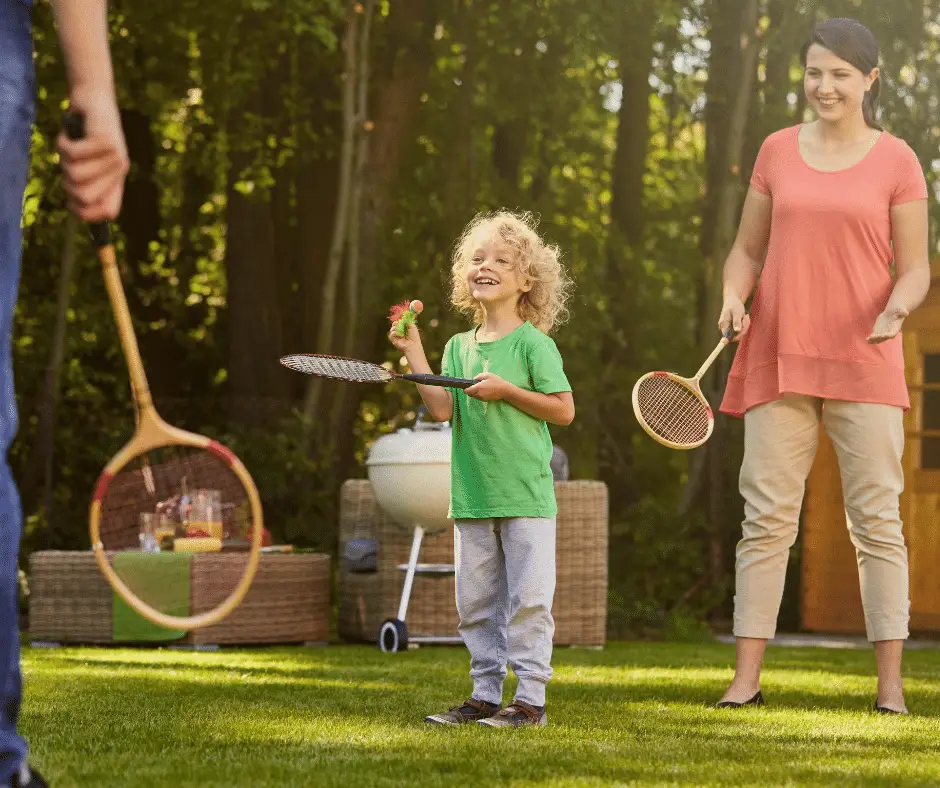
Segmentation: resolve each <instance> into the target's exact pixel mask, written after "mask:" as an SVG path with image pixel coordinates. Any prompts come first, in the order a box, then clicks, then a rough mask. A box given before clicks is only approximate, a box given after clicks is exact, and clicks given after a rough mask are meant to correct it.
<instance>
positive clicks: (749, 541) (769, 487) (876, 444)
mask: <svg viewBox="0 0 940 788" xmlns="http://www.w3.org/2000/svg"><path fill="white" fill-rule="evenodd" d="M820 419H822V421H823V424H824V425H825V428H826V434H827V435H828V436H829V437H830V438H831V439H832V442H833V444H834V446H835V449H836V454H837V456H838V458H839V470H840V473H841V476H842V490H843V496H844V498H845V509H846V517H847V522H848V530H849V536H850V538H851V539H852V543H853V544H854V545H855V551H856V554H857V556H858V575H859V582H860V584H861V591H862V604H863V605H864V608H865V629H866V632H867V635H868V639H869V640H870V641H878V640H903V639H906V638H907V636H908V629H907V626H908V618H909V612H910V600H909V596H908V567H907V547H906V546H905V544H904V535H903V533H902V531H901V517H900V508H899V496H900V494H901V491H902V489H903V487H904V474H903V471H902V468H901V454H902V451H903V448H904V422H903V411H902V410H901V409H900V408H898V407H894V406H891V405H876V404H870V403H860V402H843V401H840V400H826V401H825V404H823V400H821V399H819V398H817V397H807V396H803V395H794V394H788V395H786V396H785V397H784V398H783V399H780V400H776V401H774V402H769V403H766V404H764V405H759V406H757V407H755V408H752V409H750V410H749V411H748V412H747V413H746V414H745V416H744V462H743V464H742V466H741V476H740V489H741V495H742V496H743V497H744V524H743V526H744V528H743V530H744V534H743V538H742V539H741V541H740V542H739V543H738V548H737V564H736V570H737V579H736V589H735V597H734V634H735V636H736V637H746V638H767V639H770V638H773V636H774V633H775V632H776V628H777V615H778V613H779V612H780V601H781V599H782V597H783V582H784V576H785V575H786V569H787V558H788V557H789V551H790V548H791V547H792V546H793V543H794V542H795V541H796V535H797V527H798V524H799V516H800V508H801V505H802V502H803V494H804V492H805V489H806V479H807V477H808V476H809V472H810V469H811V468H812V465H813V458H814V457H815V455H816V447H817V444H818V442H819V422H820Z"/></svg>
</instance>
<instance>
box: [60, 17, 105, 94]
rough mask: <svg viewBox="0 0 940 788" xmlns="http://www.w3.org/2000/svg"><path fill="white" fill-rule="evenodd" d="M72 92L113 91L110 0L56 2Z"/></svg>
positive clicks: (61, 40)
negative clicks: (108, 2) (109, 41)
mask: <svg viewBox="0 0 940 788" xmlns="http://www.w3.org/2000/svg"><path fill="white" fill-rule="evenodd" d="M52 5H53V9H54V12H55V19H56V28H57V30H58V35H59V41H60V42H61V44H62V51H63V54H64V57H65V66H66V73H67V75H68V82H69V90H70V91H72V92H74V91H76V90H80V91H86V92H113V90H114V75H113V72H112V69H111V55H110V50H109V48H108V4H107V0H52Z"/></svg>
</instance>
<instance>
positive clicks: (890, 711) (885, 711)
mask: <svg viewBox="0 0 940 788" xmlns="http://www.w3.org/2000/svg"><path fill="white" fill-rule="evenodd" d="M875 711H877V712H878V713H879V714H898V715H900V716H902V717H906V716H908V715H907V714H905V713H904V712H903V711H898V710H897V709H889V708H888V707H887V706H879V705H878V701H877V700H876V701H875Z"/></svg>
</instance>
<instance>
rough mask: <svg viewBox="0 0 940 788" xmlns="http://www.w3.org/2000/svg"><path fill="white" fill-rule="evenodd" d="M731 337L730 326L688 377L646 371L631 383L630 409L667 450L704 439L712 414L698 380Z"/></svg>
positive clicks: (691, 445)
mask: <svg viewBox="0 0 940 788" xmlns="http://www.w3.org/2000/svg"><path fill="white" fill-rule="evenodd" d="M733 336H734V329H733V328H729V329H728V330H727V331H726V332H725V333H724V336H722V338H721V340H720V341H719V342H718V345H717V346H716V347H715V349H714V350H713V351H712V352H711V355H710V356H709V357H708V358H707V359H706V360H705V363H704V364H702V366H701V367H700V368H699V371H698V372H696V373H695V375H693V376H692V377H691V378H684V377H681V376H680V375H676V374H675V373H673V372H648V373H647V374H645V375H644V376H643V377H641V378H640V379H639V380H638V381H637V382H636V384H635V385H634V386H633V412H634V414H635V415H636V418H637V421H639V422H640V426H641V427H643V429H644V430H646V432H647V433H648V434H649V435H650V437H652V438H653V440H655V441H658V442H659V443H661V444H662V445H663V446H668V447H669V448H670V449H694V448H696V447H698V446H701V445H702V444H703V443H705V441H707V440H708V439H709V438H710V437H711V434H712V431H713V430H714V428H715V416H714V414H713V413H712V409H711V406H710V405H709V404H708V400H706V399H705V395H704V394H702V388H701V386H700V381H701V379H702V377H703V376H704V374H705V373H706V372H708V368H709V367H711V365H712V363H713V362H714V361H715V359H716V358H718V355H719V354H720V353H721V351H722V350H724V349H725V347H726V346H727V344H728V343H729V342H730V341H731V338H732V337H733Z"/></svg>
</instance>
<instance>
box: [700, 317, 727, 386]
mask: <svg viewBox="0 0 940 788" xmlns="http://www.w3.org/2000/svg"><path fill="white" fill-rule="evenodd" d="M733 336H734V326H728V329H727V330H726V331H725V333H724V334H723V335H722V337H721V339H720V340H719V342H718V344H717V345H716V346H715V349H714V350H713V351H712V354H711V355H710V356H709V357H708V358H707V359H705V363H704V364H702V366H701V367H699V371H698V372H696V373H695V377H694V378H692V379H693V380H701V379H702V376H703V375H704V374H705V373H706V372H708V368H709V367H710V366H711V365H712V364H713V363H714V361H715V359H716V358H718V354H719V353H721V351H722V350H724V349H725V345H727V344H728V343H729V342H730V341H731V339H732V337H733Z"/></svg>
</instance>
